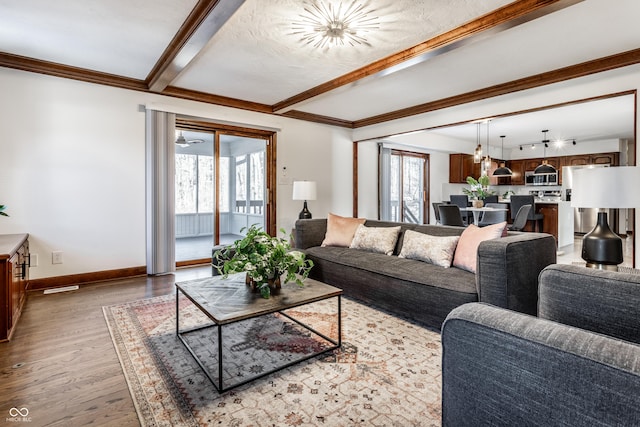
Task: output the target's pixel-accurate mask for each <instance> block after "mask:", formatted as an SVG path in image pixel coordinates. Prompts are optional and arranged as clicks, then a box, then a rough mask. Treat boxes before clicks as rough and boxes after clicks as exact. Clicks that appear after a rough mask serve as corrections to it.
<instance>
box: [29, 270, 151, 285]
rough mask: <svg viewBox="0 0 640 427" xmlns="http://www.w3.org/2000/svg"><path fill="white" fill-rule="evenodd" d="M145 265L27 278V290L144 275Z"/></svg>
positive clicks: (145, 271)
mask: <svg viewBox="0 0 640 427" xmlns="http://www.w3.org/2000/svg"><path fill="white" fill-rule="evenodd" d="M146 274H147V267H145V266H142V267H130V268H120V269H117V270H105V271H95V272H91V273H81V274H70V275H67V276H56V277H46V278H43V279H33V280H29V284H28V286H27V290H28V291H41V290H44V289H52V288H64V287H66V286H70V285H83V284H87V283H95V282H104V281H107V280H115V279H126V278H128V277H136V276H146Z"/></svg>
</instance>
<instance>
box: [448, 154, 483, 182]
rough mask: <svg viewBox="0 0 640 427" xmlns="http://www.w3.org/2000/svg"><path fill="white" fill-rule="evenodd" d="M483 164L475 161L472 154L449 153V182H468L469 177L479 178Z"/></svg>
mask: <svg viewBox="0 0 640 427" xmlns="http://www.w3.org/2000/svg"><path fill="white" fill-rule="evenodd" d="M480 172H481V164H480V163H473V155H471V154H461V153H456V154H449V182H450V183H452V184H466V183H467V177H468V176H472V177H474V178H478V177H479V176H480Z"/></svg>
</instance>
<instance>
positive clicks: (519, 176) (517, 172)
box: [507, 159, 524, 185]
mask: <svg viewBox="0 0 640 427" xmlns="http://www.w3.org/2000/svg"><path fill="white" fill-rule="evenodd" d="M507 165H508V166H509V169H511V172H513V175H511V185H524V160H523V159H519V160H510V161H509V162H508V164H507Z"/></svg>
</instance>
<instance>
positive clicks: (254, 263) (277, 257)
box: [215, 224, 313, 298]
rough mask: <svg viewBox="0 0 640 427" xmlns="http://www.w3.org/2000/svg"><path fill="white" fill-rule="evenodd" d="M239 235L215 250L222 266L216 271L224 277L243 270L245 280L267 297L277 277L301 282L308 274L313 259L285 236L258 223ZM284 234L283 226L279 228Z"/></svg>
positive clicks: (278, 280)
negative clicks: (270, 231)
mask: <svg viewBox="0 0 640 427" xmlns="http://www.w3.org/2000/svg"><path fill="white" fill-rule="evenodd" d="M244 230H247V234H246V236H245V237H243V238H242V239H239V240H236V241H235V242H234V243H233V244H232V245H231V246H228V247H226V248H224V249H221V250H219V251H217V252H216V253H215V258H216V260H218V262H219V264H218V265H220V264H222V266H219V267H217V268H218V271H219V272H220V273H221V274H223V276H224V277H227V276H228V275H229V274H232V273H240V272H246V274H247V284H249V285H251V286H252V287H254V288H255V290H257V291H260V294H261V295H262V296H263V297H264V298H269V296H270V295H271V292H272V287H273V290H276V289H279V287H280V280H281V277H282V276H284V283H287V282H291V281H295V282H296V283H297V284H298V285H299V286H303V282H302V281H303V280H304V279H306V278H307V277H309V272H310V271H311V268H312V267H313V261H311V260H310V259H306V256H305V254H304V253H303V252H300V251H292V250H291V245H290V244H289V241H288V240H285V239H282V238H279V237H273V236H270V235H269V234H267V232H265V231H264V230H262V228H261V227H259V226H257V225H255V224H254V225H252V226H251V227H249V228H248V229H247V228H243V229H242V230H241V232H243V231H244ZM280 231H281V232H282V233H283V234H285V235H286V232H285V231H284V230H282V229H281V230H280ZM270 285H271V286H270Z"/></svg>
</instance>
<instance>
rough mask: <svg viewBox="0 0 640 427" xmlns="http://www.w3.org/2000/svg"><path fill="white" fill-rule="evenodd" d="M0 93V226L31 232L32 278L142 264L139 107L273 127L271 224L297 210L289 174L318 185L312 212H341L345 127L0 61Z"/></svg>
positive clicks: (347, 144)
mask: <svg viewBox="0 0 640 427" xmlns="http://www.w3.org/2000/svg"><path fill="white" fill-rule="evenodd" d="M0 93H2V97H0V204H5V205H7V210H6V212H7V213H9V215H11V216H10V217H9V218H4V217H2V218H0V233H3V234H4V233H29V234H30V243H31V250H32V253H35V254H37V255H38V258H39V265H38V267H34V268H32V269H31V272H30V273H31V277H32V278H34V279H38V278H45V277H54V276H63V275H69V274H78V273H87V272H97V271H104V270H112V269H120V268H127V267H137V266H144V265H145V264H146V260H145V155H144V146H145V116H144V108H142V107H141V106H142V105H146V104H155V105H158V104H161V105H164V106H166V107H167V109H168V110H173V111H175V112H178V113H180V114H185V115H192V116H196V117H205V118H211V119H215V120H218V121H221V122H224V123H231V124H240V125H244V126H248V127H252V126H254V127H260V128H268V129H275V130H278V136H277V138H278V141H277V143H278V152H277V165H278V182H279V185H278V186H277V210H278V218H277V223H278V226H279V227H283V228H285V229H287V230H290V229H291V227H292V226H293V224H294V221H295V219H296V218H297V215H298V212H299V211H300V209H301V208H302V206H301V203H299V202H297V201H296V202H294V201H292V200H291V189H292V188H291V184H290V180H291V179H308V180H315V181H317V182H318V200H316V201H313V202H309V208H310V210H311V211H312V212H313V214H314V216H316V217H320V216H325V215H326V213H327V212H329V211H336V212H340V213H343V214H347V213H350V212H351V211H352V206H351V205H352V203H351V200H352V199H351V197H352V196H351V194H352V193H351V186H350V184H351V175H352V167H351V159H352V154H351V153H352V143H351V137H350V136H351V131H350V130H347V129H336V128H333V127H331V126H325V125H319V124H313V123H308V122H304V121H299V120H292V119H288V118H284V117H278V116H273V115H266V114H260V113H254V112H249V111H243V110H236V109H232V108H226V107H219V106H213V105H208V104H204V103H197V102H193V101H187V100H180V99H174V98H168V97H163V96H159V95H154V94H148V93H143V92H135V91H129V90H123V89H117V88H111V87H106V86H100V85H94V84H89V83H84V82H78V81H73V80H65V79H60V78H56V77H51V76H43V75H39V74H34V73H27V72H22V71H17V70H10V69H5V68H0ZM284 166H286V167H287V177H284V178H283V177H282V170H283V167H284ZM52 251H62V252H63V264H55V265H53V264H52V263H51V252H52Z"/></svg>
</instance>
